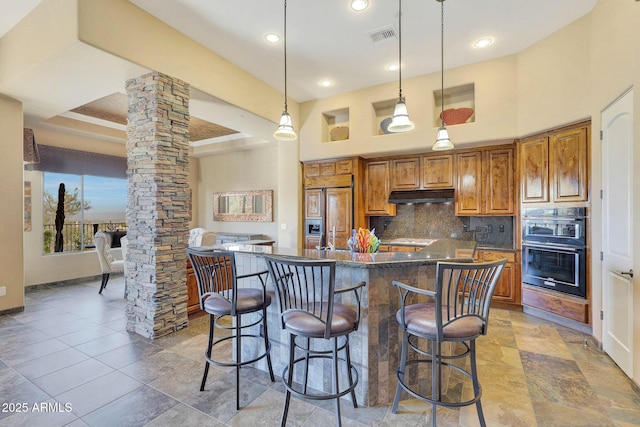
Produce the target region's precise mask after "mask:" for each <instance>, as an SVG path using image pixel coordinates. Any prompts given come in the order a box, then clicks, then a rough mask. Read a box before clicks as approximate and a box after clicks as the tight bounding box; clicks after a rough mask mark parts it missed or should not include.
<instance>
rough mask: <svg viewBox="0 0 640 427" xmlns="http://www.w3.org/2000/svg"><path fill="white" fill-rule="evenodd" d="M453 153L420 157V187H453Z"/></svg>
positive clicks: (431, 188) (434, 188)
mask: <svg viewBox="0 0 640 427" xmlns="http://www.w3.org/2000/svg"><path fill="white" fill-rule="evenodd" d="M454 184H455V183H454V181H453V154H443V155H438V156H423V157H422V188H424V189H426V190H437V189H445V188H453V187H454Z"/></svg>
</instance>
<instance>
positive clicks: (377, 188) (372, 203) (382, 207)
mask: <svg viewBox="0 0 640 427" xmlns="http://www.w3.org/2000/svg"><path fill="white" fill-rule="evenodd" d="M364 174H365V201H364V210H365V212H364V213H365V215H377V216H394V215H395V214H396V205H394V204H390V203H389V193H390V192H391V190H390V183H391V173H390V165H389V161H388V160H382V161H373V162H368V163H367V164H366V167H365V173H364Z"/></svg>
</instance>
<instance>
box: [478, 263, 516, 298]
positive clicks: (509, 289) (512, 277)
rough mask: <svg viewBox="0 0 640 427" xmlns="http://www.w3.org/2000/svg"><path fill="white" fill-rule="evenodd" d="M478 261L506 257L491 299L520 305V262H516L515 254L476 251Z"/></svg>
mask: <svg viewBox="0 0 640 427" xmlns="http://www.w3.org/2000/svg"><path fill="white" fill-rule="evenodd" d="M476 253H477V254H478V257H479V258H480V261H485V262H487V261H496V260H499V259H502V258H507V260H508V261H507V263H506V264H505V266H504V270H502V275H501V276H500V279H498V283H497V284H496V289H495V291H494V293H493V297H492V299H491V301H492V302H495V303H503V306H507V305H506V304H509V305H516V306H517V305H520V304H521V301H520V276H519V274H518V272H519V271H520V267H519V266H520V264H519V263H518V262H517V257H516V254H515V253H513V252H500V251H477V252H476Z"/></svg>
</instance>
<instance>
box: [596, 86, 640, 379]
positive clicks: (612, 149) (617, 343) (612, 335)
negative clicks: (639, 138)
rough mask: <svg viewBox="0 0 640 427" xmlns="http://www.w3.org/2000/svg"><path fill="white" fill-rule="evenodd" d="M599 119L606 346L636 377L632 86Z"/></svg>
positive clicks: (604, 342) (616, 359)
mask: <svg viewBox="0 0 640 427" xmlns="http://www.w3.org/2000/svg"><path fill="white" fill-rule="evenodd" d="M601 119H602V131H603V135H602V189H603V200H602V249H603V265H602V293H603V295H602V296H603V311H604V317H603V335H604V336H603V346H604V351H605V352H607V354H609V356H611V358H612V359H613V360H614V362H616V363H617V364H618V366H619V367H620V368H621V369H622V370H623V371H624V373H625V374H627V375H628V376H629V377H632V375H633V373H632V369H633V272H632V268H633V89H631V90H629V91H628V92H627V93H625V94H624V95H623V96H622V97H620V98H618V99H617V100H616V101H615V102H614V103H613V104H611V105H610V106H609V107H607V108H606V109H605V110H604V111H603V112H602V116H601ZM636 273H637V274H640V271H637V272H636ZM637 274H636V280H637Z"/></svg>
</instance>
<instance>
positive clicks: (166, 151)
mask: <svg viewBox="0 0 640 427" xmlns="http://www.w3.org/2000/svg"><path fill="white" fill-rule="evenodd" d="M126 89H127V96H128V104H129V113H128V119H129V123H128V126H127V135H128V141H127V158H128V161H127V162H128V167H127V176H128V185H127V187H128V201H127V225H128V229H129V231H128V236H127V237H128V245H127V262H128V264H127V267H128V268H127V277H126V278H125V280H126V288H127V330H129V331H133V332H136V333H138V334H140V335H142V336H144V337H147V338H156V337H160V336H163V335H166V334H169V333H172V332H175V331H177V330H180V329H182V328H184V327H186V326H187V288H186V284H185V280H186V277H185V276H186V267H185V263H186V252H185V248H186V247H187V240H188V236H189V228H188V227H189V220H190V216H191V194H190V190H189V183H188V174H189V158H188V150H189V137H188V132H189V85H188V84H187V83H185V82H183V81H180V80H177V79H174V78H171V77H169V76H166V75H163V74H160V73H157V72H153V73H150V74H146V75H144V76H141V77H138V78H135V79H131V80H129V81H127V84H126Z"/></svg>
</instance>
